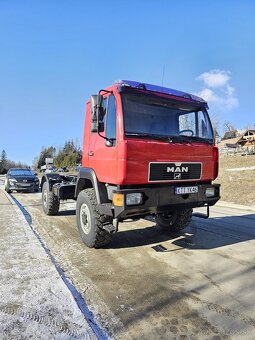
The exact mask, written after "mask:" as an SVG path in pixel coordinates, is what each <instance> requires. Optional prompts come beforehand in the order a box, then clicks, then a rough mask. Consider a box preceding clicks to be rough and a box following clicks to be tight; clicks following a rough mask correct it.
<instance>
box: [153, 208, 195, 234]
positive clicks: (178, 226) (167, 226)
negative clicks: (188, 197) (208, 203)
mask: <svg viewBox="0 0 255 340" xmlns="http://www.w3.org/2000/svg"><path fill="white" fill-rule="evenodd" d="M192 211H193V210H192V209H183V210H175V211H172V212H168V213H164V214H158V215H157V216H156V223H157V225H158V226H159V227H160V228H161V229H162V230H165V231H169V232H175V231H180V230H182V229H185V228H186V227H187V226H188V225H189V223H190V222H191V218H192Z"/></svg>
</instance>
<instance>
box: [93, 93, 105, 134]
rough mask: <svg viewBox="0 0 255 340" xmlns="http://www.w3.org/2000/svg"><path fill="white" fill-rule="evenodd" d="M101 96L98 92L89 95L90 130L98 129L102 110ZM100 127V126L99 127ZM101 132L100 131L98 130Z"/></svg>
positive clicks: (95, 130)
mask: <svg viewBox="0 0 255 340" xmlns="http://www.w3.org/2000/svg"><path fill="white" fill-rule="evenodd" d="M102 104H103V96H101V95H100V94H98V95H92V96H91V97H90V115H91V128H90V130H91V132H97V131H99V122H100V119H99V118H100V117H101V113H102V111H103V105H102ZM101 128H102V127H101ZM99 132H102V131H99Z"/></svg>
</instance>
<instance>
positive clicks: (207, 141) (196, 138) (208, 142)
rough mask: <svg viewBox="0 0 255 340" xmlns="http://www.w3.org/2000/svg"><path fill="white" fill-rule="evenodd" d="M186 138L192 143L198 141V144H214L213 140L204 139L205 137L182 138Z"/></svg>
mask: <svg viewBox="0 0 255 340" xmlns="http://www.w3.org/2000/svg"><path fill="white" fill-rule="evenodd" d="M182 137H185V139H187V140H189V141H190V142H193V141H196V142H201V143H206V144H213V140H210V139H207V138H203V137H198V136H182Z"/></svg>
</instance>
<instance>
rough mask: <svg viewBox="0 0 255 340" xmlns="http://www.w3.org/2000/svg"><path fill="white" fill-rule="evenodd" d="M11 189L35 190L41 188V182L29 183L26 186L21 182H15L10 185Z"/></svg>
mask: <svg viewBox="0 0 255 340" xmlns="http://www.w3.org/2000/svg"><path fill="white" fill-rule="evenodd" d="M9 189H10V190H16V191H34V190H39V183H38V184H36V183H29V184H28V185H26V186H24V185H23V184H21V183H15V184H10V185H9Z"/></svg>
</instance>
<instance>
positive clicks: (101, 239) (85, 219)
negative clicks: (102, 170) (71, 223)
mask: <svg viewBox="0 0 255 340" xmlns="http://www.w3.org/2000/svg"><path fill="white" fill-rule="evenodd" d="M76 221H77V227H78V231H79V234H80V236H81V239H82V241H83V242H84V243H85V244H86V245H87V246H88V247H89V248H100V247H102V246H105V245H106V244H108V243H109V242H110V241H111V235H110V234H109V233H108V232H107V231H106V230H104V229H103V226H104V225H107V224H112V217H110V216H107V215H102V214H100V212H99V209H98V204H97V200H96V196H95V191H94V189H92V188H88V189H85V190H82V191H81V192H80V193H79V195H78V198H77V203H76Z"/></svg>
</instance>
